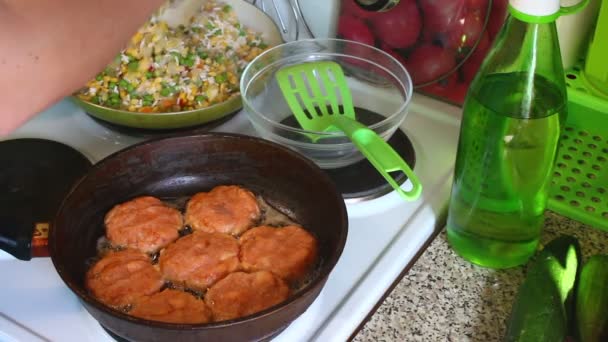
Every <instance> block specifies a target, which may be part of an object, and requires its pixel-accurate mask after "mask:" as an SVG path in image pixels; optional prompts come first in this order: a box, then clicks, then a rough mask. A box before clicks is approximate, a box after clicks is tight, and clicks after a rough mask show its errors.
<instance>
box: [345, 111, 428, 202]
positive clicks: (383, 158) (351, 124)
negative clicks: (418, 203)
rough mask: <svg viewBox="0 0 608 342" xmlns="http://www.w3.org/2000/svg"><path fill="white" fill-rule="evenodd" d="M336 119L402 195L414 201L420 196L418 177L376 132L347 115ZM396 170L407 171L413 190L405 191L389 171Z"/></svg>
mask: <svg viewBox="0 0 608 342" xmlns="http://www.w3.org/2000/svg"><path fill="white" fill-rule="evenodd" d="M334 120H335V121H334V122H333V124H334V125H335V126H336V127H338V128H339V129H340V130H342V131H343V132H344V133H345V134H346V135H347V136H348V137H349V138H350V140H351V141H352V142H353V143H354V144H355V146H357V148H358V149H359V151H361V153H363V155H365V157H366V158H367V159H368V160H369V161H370V162H371V163H372V165H374V167H375V168H376V170H378V172H380V174H381V175H382V176H383V177H384V178H385V179H386V181H387V182H388V183H389V184H390V185H391V186H392V187H393V189H395V191H397V192H398V193H399V195H401V197H403V198H404V199H406V200H408V201H414V200H416V199H418V197H420V193H421V192H422V184H420V181H419V180H418V177H416V175H415V174H414V172H413V171H412V169H411V168H410V167H409V165H407V163H406V162H405V161H404V160H403V159H402V158H401V156H400V155H399V154H397V152H395V150H394V149H393V148H392V147H391V146H390V145H389V144H388V143H387V142H386V141H384V140H383V139H382V138H381V137H380V136H379V135H378V134H377V133H376V132H374V131H372V130H371V129H369V128H367V127H365V126H364V125H362V124H360V123H359V122H357V121H355V120H352V119H349V118H347V117H341V116H336V117H335V118H334ZM394 171H402V172H403V173H405V175H406V176H407V178H409V180H410V182H412V189H411V190H409V191H405V190H403V189H402V188H401V187H400V186H399V184H398V183H397V181H395V179H394V178H393V177H392V176H391V175H390V173H389V172H394Z"/></svg>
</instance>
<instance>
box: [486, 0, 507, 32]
mask: <svg viewBox="0 0 608 342" xmlns="http://www.w3.org/2000/svg"><path fill="white" fill-rule="evenodd" d="M506 16H507V0H493V1H492V9H491V12H490V18H488V32H489V33H490V38H491V40H492V41H493V40H494V37H495V36H496V35H497V34H498V32H499V31H500V29H501V28H502V25H503V24H504V22H505V19H506Z"/></svg>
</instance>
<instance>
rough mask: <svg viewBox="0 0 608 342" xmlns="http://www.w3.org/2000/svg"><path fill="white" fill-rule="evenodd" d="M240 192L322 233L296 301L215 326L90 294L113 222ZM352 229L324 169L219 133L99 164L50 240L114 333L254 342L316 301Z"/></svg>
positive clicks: (67, 276) (69, 200) (68, 278)
mask: <svg viewBox="0 0 608 342" xmlns="http://www.w3.org/2000/svg"><path fill="white" fill-rule="evenodd" d="M220 184H239V185H242V186H244V187H247V188H248V189H250V190H252V191H253V192H255V193H256V194H259V195H261V196H262V197H263V198H264V199H265V201H266V202H268V203H269V204H270V205H271V206H273V207H274V208H276V209H278V210H280V211H282V212H283V213H285V214H287V215H289V216H290V217H292V218H293V219H295V220H296V221H298V222H299V223H301V224H302V225H303V226H304V227H306V228H307V229H309V230H310V231H311V232H312V233H313V234H315V235H316V237H317V239H318V240H319V257H320V258H321V261H322V262H321V263H320V266H319V268H318V270H316V271H317V272H316V276H315V277H314V279H313V280H312V281H311V282H310V283H309V284H308V285H307V286H305V287H304V288H303V289H302V290H300V291H298V292H296V293H295V294H294V295H293V296H291V297H290V298H289V299H288V300H287V301H285V302H283V303H281V304H279V305H276V306H274V307H271V308H269V309H266V310H264V311H262V312H259V313H257V314H254V315H251V316H248V317H244V318H240V319H235V320H230V321H224V322H217V323H209V324H171V323H164V322H157V321H149V320H144V319H140V318H136V317H133V316H129V315H128V314H126V313H123V312H121V311H117V310H115V309H112V308H110V307H108V306H106V305H104V304H102V303H101V302H99V301H97V300H96V299H95V298H94V297H92V296H91V295H90V294H89V293H88V291H87V290H86V288H85V286H84V278H85V273H86V271H87V260H90V259H91V258H92V257H94V256H95V254H96V244H97V241H98V239H99V238H100V237H101V236H103V235H104V226H103V217H104V215H105V213H107V212H108V210H109V209H110V208H111V207H112V206H113V205H115V204H117V203H120V202H123V201H126V200H129V199H131V198H133V197H135V196H139V195H144V194H148V195H152V196H157V197H159V198H163V199H171V198H178V197H184V196H189V195H192V194H194V193H196V192H199V191H205V190H209V189H210V188H212V187H214V186H217V185H220ZM347 230H348V220H347V216H346V207H345V205H344V201H343V199H342V197H341V195H340V194H339V193H338V191H337V190H336V188H335V186H334V184H333V183H332V181H331V180H330V179H329V177H328V176H327V175H326V174H325V173H324V172H323V171H322V170H321V169H320V168H318V167H317V166H316V165H315V164H314V163H312V162H311V161H309V160H308V159H306V158H304V157H302V156H300V155H299V154H297V153H295V152H293V151H291V150H289V149H287V148H284V147H282V146H279V145H277V144H274V143H271V142H268V141H265V140H262V139H259V138H253V137H248V136H243V135H235V134H224V133H209V134H203V135H190V136H177V137H168V138H161V139H156V140H151V141H147V142H143V143H140V144H138V145H134V146H131V147H128V148H126V149H124V150H122V151H119V152H117V153H115V154H113V155H110V156H109V157H107V158H105V159H104V160H102V161H100V162H99V163H97V164H96V165H94V166H93V167H92V168H91V169H90V171H89V172H88V173H87V174H86V175H85V176H84V177H83V178H82V179H81V180H80V181H79V182H78V183H77V184H76V185H75V186H74V188H73V189H72V191H71V192H70V193H69V194H68V196H67V197H66V199H65V200H64V201H63V203H62V205H61V207H60V209H59V211H58V213H57V215H56V218H55V220H54V222H53V224H52V229H51V232H50V236H49V248H50V254H51V258H52V261H53V264H54V265H55V268H56V269H57V272H58V273H59V275H60V276H61V279H62V280H63V281H64V282H65V283H66V284H67V286H68V287H69V288H70V289H71V290H72V291H73V292H74V293H75V294H76V295H77V296H78V297H79V299H80V300H81V302H82V303H83V305H84V307H85V308H86V310H87V311H88V312H89V313H90V314H91V315H92V316H93V317H94V318H95V319H97V320H98V321H99V322H100V323H101V324H102V325H103V326H104V327H105V328H107V329H109V330H110V331H112V332H114V333H115V334H117V335H119V336H121V337H124V338H126V339H129V340H135V341H200V340H210V341H235V340H238V341H253V340H262V339H267V338H269V337H271V336H273V335H275V334H277V333H278V332H280V331H281V330H283V329H284V328H285V327H286V326H287V325H288V324H289V323H290V322H292V321H293V320H294V319H295V318H297V317H298V316H299V315H300V314H302V313H303V312H304V311H305V310H306V308H307V307H308V306H309V305H310V304H311V303H312V302H313V301H314V300H315V298H316V297H317V295H318V294H319V292H320V291H321V288H322V287H323V285H324V284H325V282H326V280H327V277H328V275H329V273H330V272H331V270H332V269H333V267H334V266H335V264H336V262H337V261H338V258H339V257H340V255H341V253H342V250H343V248H344V244H345V241H346V235H347Z"/></svg>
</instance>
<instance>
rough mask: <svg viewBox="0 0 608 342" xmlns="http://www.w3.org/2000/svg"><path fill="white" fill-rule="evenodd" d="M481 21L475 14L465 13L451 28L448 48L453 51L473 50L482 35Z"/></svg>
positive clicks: (477, 14)
mask: <svg viewBox="0 0 608 342" xmlns="http://www.w3.org/2000/svg"><path fill="white" fill-rule="evenodd" d="M483 20H484V18H482V17H481V16H480V15H479V13H477V12H467V13H466V14H465V15H464V17H462V18H461V19H460V20H458V21H457V22H456V24H455V25H453V26H452V29H451V30H450V33H449V38H448V42H449V43H448V46H449V47H451V48H454V49H461V48H473V46H474V45H475V44H476V43H477V40H479V38H480V37H481V35H482V33H483Z"/></svg>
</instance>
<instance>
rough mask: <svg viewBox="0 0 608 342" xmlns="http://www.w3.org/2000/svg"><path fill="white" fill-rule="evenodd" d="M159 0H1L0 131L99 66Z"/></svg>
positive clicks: (66, 91)
mask: <svg viewBox="0 0 608 342" xmlns="http://www.w3.org/2000/svg"><path fill="white" fill-rule="evenodd" d="M163 2H164V1H163V0H145V1H141V0H101V1H82V0H55V1H48V0H0V75H2V77H0V137H1V136H4V135H7V134H9V133H11V132H12V131H13V130H15V129H16V128H17V127H19V126H20V125H22V124H23V123H24V122H25V121H27V120H28V119H29V118H31V117H32V116H34V115H35V114H37V113H38V112H40V111H42V110H44V109H46V108H47V107H48V106H50V105H52V104H53V103H55V102H57V101H58V100H60V99H62V98H63V97H65V96H68V95H70V94H71V93H73V92H74V91H76V90H77V89H79V88H80V87H81V86H82V85H83V84H85V83H86V81H87V80H89V79H91V78H92V77H94V76H95V74H96V73H97V72H99V71H100V70H102V69H103V68H104V67H105V65H107V64H108V63H109V62H110V61H111V60H112V58H113V57H114V56H115V55H116V54H117V53H118V52H119V51H120V50H121V49H122V48H123V47H124V46H125V45H126V44H127V42H128V40H129V38H130V37H131V36H132V35H133V34H134V33H135V32H136V31H137V29H138V28H139V27H140V26H141V25H143V24H144V23H145V21H146V20H147V19H148V18H149V16H150V15H151V14H152V13H153V12H154V11H155V10H156V9H158V8H159V7H160V6H161V5H162V3H163Z"/></svg>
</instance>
